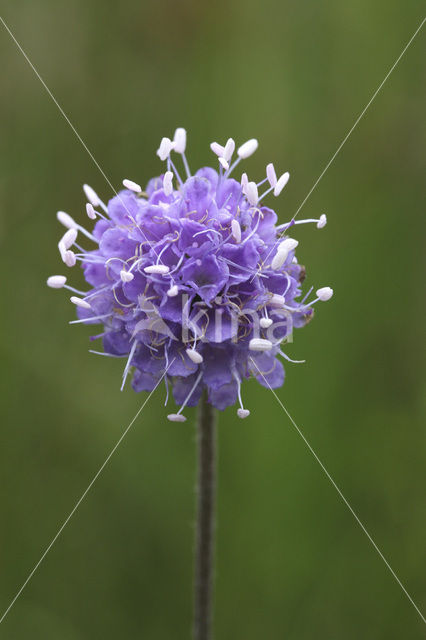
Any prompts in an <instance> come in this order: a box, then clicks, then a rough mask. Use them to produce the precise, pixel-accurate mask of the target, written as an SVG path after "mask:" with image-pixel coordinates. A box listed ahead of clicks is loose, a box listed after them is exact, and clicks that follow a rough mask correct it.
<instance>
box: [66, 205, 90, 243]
mask: <svg viewBox="0 0 426 640" xmlns="http://www.w3.org/2000/svg"><path fill="white" fill-rule="evenodd" d="M56 218H57V220H58V222H60V223H61V224H62V225H64V227H66V228H67V229H78V230H79V231H80V232H81V233H82V234H83V235H85V236H86V238H89V239H90V240H93V242H97V240H96V238H95V237H94V236H93V235H92V234H91V233H90V232H89V231H87V229H85V228H84V227H82V226H81V225H80V224H77V222H76V221H75V220H74V219H73V218H71V216H70V215H68V213H65V211H58V212H57V213H56Z"/></svg>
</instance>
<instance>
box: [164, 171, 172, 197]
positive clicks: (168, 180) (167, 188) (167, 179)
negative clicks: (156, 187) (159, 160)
mask: <svg viewBox="0 0 426 640" xmlns="http://www.w3.org/2000/svg"><path fill="white" fill-rule="evenodd" d="M163 189H164V193H165V194H166V196H170V195H171V194H172V193H173V172H172V171H166V173H165V174H164V177H163Z"/></svg>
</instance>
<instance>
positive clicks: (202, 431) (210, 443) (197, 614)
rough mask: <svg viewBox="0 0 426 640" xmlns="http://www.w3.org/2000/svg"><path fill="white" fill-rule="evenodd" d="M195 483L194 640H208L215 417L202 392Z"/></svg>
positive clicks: (211, 585) (209, 626) (212, 530)
mask: <svg viewBox="0 0 426 640" xmlns="http://www.w3.org/2000/svg"><path fill="white" fill-rule="evenodd" d="M197 423H198V424H197V440H198V442H197V449H198V482H197V520H196V542H195V581H194V587H195V592H194V636H193V637H194V640H210V639H211V637H212V636H211V627H212V600H213V573H214V570H213V565H214V562H213V561H214V534H215V497H216V415H215V409H214V408H213V407H212V406H211V405H210V404H208V402H207V394H206V393H205V392H204V393H203V397H202V399H201V401H200V405H199V409H198V421H197Z"/></svg>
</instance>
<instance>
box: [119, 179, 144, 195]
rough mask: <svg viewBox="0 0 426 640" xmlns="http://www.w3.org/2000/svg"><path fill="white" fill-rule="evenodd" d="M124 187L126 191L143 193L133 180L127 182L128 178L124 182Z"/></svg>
mask: <svg viewBox="0 0 426 640" xmlns="http://www.w3.org/2000/svg"><path fill="white" fill-rule="evenodd" d="M123 187H126V189H130V191H134V192H135V193H141V191H142V187H141V186H140V184H138V183H137V182H133V180H127V178H125V179H124V180H123Z"/></svg>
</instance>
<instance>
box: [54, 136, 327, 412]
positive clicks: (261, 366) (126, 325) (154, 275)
mask: <svg viewBox="0 0 426 640" xmlns="http://www.w3.org/2000/svg"><path fill="white" fill-rule="evenodd" d="M257 146H258V143H257V141H256V140H254V139H253V140H249V141H248V142H246V143H244V144H243V145H242V146H240V147H239V148H238V150H237V153H236V159H235V160H234V161H233V156H234V152H235V143H234V141H233V140H232V139H229V140H228V141H227V142H226V144H225V145H224V146H222V145H220V144H218V143H216V142H214V143H212V144H211V149H212V151H213V153H214V154H216V156H217V157H218V162H219V167H218V171H216V170H215V169H212V168H209V167H206V168H203V169H200V170H199V171H197V172H196V173H195V174H194V175H192V174H191V172H190V169H189V166H188V162H187V159H186V156H185V147H186V132H185V130H184V129H177V130H176V132H175V136H174V139H173V140H171V139H169V138H163V139H162V141H161V144H160V147H159V149H158V151H157V154H158V156H159V157H160V159H161V160H162V161H165V162H166V171H165V172H164V174H163V175H161V176H160V177H158V178H154V179H152V180H150V182H149V183H148V185H147V187H146V189H145V191H143V190H142V188H141V187H140V186H139V185H138V184H136V183H135V182H133V181H131V180H123V185H124V187H125V189H124V190H122V191H120V192H119V193H118V194H117V195H116V196H115V197H113V198H112V199H111V200H110V201H109V202H108V204H107V205H106V204H104V203H103V202H102V201H101V199H100V198H99V197H98V195H97V194H96V193H95V192H94V191H93V189H92V188H91V187H89V186H88V185H84V192H85V194H86V197H87V200H88V203H87V204H86V212H87V216H88V217H89V219H91V220H93V221H94V228H93V230H92V231H88V230H87V229H86V228H85V227H83V226H81V225H80V224H78V223H77V222H76V221H75V220H74V219H73V218H71V216H69V215H68V214H66V213H65V212H63V211H60V212H58V214H57V217H58V220H59V222H61V223H62V224H63V225H64V226H65V227H66V228H67V231H66V232H65V234H64V236H63V237H62V238H61V240H60V242H59V245H58V247H59V252H60V255H61V258H62V260H63V262H64V263H65V265H67V266H68V267H73V266H74V265H75V264H76V263H77V262H79V263H80V264H81V266H82V268H83V271H84V277H85V279H86V281H87V283H88V284H89V286H90V290H89V291H86V292H82V291H78V290H77V289H74V288H73V287H71V286H69V285H68V284H67V282H66V278H65V276H58V275H56V276H51V277H50V278H49V279H48V281H47V284H48V285H49V286H50V287H52V288H63V287H64V288H66V289H68V290H70V291H71V292H72V293H73V295H72V296H71V302H72V303H73V304H75V305H76V307H77V313H78V318H79V319H78V320H74V321H73V322H74V323H84V324H90V325H94V324H102V325H103V331H102V333H100V334H99V335H96V336H93V339H97V338H101V339H102V342H103V351H101V352H97V351H93V353H100V354H102V355H107V356H111V357H119V358H125V360H126V364H125V367H124V373H123V382H122V388H123V386H124V384H125V381H126V378H127V377H128V375H129V373H130V372H131V371H132V372H133V379H132V385H133V388H134V390H135V391H152V390H153V389H154V388H155V387H156V386H157V385H158V384H159V382H160V381H161V379H164V381H165V384H166V389H167V397H168V389H169V386H171V388H172V392H173V396H174V399H175V401H176V403H177V404H178V405H180V409H179V411H178V412H177V413H173V414H169V416H168V418H169V419H170V420H174V421H183V420H185V417H184V416H183V414H182V411H183V409H184V407H185V406H194V405H196V404H197V403H198V401H199V399H200V396H201V393H202V392H203V390H204V389H206V390H207V393H208V401H209V402H210V403H211V404H212V405H213V406H215V407H217V408H218V409H224V408H225V407H227V406H229V405H232V404H234V403H236V402H237V401H238V402H239V405H240V407H239V409H238V412H237V413H238V416H239V417H240V418H245V417H247V416H248V415H249V413H250V412H249V411H248V410H247V409H245V408H244V406H243V403H242V398H241V382H242V380H243V379H244V378H250V377H251V376H254V377H255V378H257V380H258V381H259V382H260V383H261V384H262V385H264V386H267V387H271V388H275V387H279V386H281V385H282V384H283V382H284V368H283V365H282V364H281V362H280V360H279V359H278V356H281V357H283V358H285V359H287V360H290V358H289V357H288V356H287V355H286V354H285V353H284V352H283V351H282V347H283V345H284V343H285V342H286V341H289V340H290V339H291V336H292V331H293V328H297V327H301V326H303V325H304V324H305V323H306V322H307V321H308V320H309V319H310V318H311V317H312V314H313V305H314V303H315V302H317V301H318V300H323V301H324V300H328V299H329V298H330V297H331V296H332V293H333V291H332V289H330V288H329V287H323V288H321V289H318V290H317V292H316V294H317V295H316V298H315V299H313V300H311V301H310V302H307V298H308V297H309V294H310V291H309V292H308V294H307V295H305V297H304V298H302V299H300V298H301V283H302V282H303V279H304V276H305V269H304V267H303V266H301V265H299V264H298V262H297V259H296V257H295V249H296V247H297V245H298V242H297V240H295V239H293V238H291V237H289V236H288V231H289V229H290V228H291V227H293V226H295V225H297V224H303V223H305V222H314V223H316V226H317V227H318V228H322V227H324V226H325V224H326V217H325V215H322V216H321V217H320V218H319V219H318V220H300V221H299V220H297V221H296V220H294V219H293V220H291V221H289V222H287V223H285V224H280V225H277V215H276V214H275V212H274V211H273V210H272V209H270V208H269V207H267V206H265V205H264V204H263V202H262V201H263V200H264V198H265V196H266V195H267V194H269V193H270V192H273V194H274V196H278V195H279V194H280V193H281V191H282V190H283V188H284V187H285V185H286V183H287V181H288V179H289V174H288V173H284V174H283V175H281V176H280V177H277V175H276V172H275V169H274V166H273V165H272V164H268V166H267V167H266V177H265V179H264V180H262V181H261V182H258V183H256V182H253V181H250V180H249V179H248V177H247V174H245V173H243V175H242V178H241V181H239V182H238V181H237V180H235V179H233V178H231V177H230V176H231V173H232V171H233V170H234V169H235V168H236V166H237V165H238V164H239V162H240V161H241V160H242V159H244V158H247V157H248V156H250V155H251V154H252V153H254V151H255V150H256V148H257ZM172 152H174V153H176V154H178V155H180V156H181V158H182V161H183V167H184V171H185V174H186V177H185V178H182V177H181V176H180V174H179V172H178V170H177V169H176V167H175V164H174V162H173V160H172ZM262 185H265V191H264V192H263V193H262V194H261V195H259V188H260V187H261V186H262ZM78 236H83V240H84V243H83V244H86V241H87V240H88V241H90V243H91V244H92V247H91V248H89V249H87V248H83V247H82V246H80V244H79V242H80V241H79V240H77V238H78ZM166 402H167V400H166Z"/></svg>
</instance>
